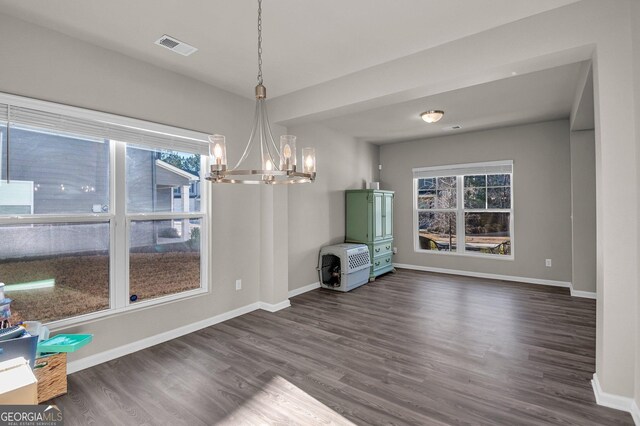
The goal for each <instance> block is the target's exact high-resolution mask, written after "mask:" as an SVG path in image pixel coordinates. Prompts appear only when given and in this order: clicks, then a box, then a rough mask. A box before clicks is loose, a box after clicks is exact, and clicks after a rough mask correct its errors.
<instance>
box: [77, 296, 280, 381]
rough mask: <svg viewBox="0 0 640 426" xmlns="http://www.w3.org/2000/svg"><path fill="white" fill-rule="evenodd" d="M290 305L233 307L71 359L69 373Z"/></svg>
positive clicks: (263, 303)
mask: <svg viewBox="0 0 640 426" xmlns="http://www.w3.org/2000/svg"><path fill="white" fill-rule="evenodd" d="M289 306H291V304H290V303H289V299H287V300H284V301H282V302H280V303H276V304H272V303H265V302H255V303H251V304H249V305H246V306H243V307H241V308H237V309H233V310H231V311H229V312H225V313H222V314H220V315H216V316H214V317H211V318H207V319H205V320H202V321H197V322H194V323H192V324H187V325H184V326H182V327H178V328H174V329H173V330H168V331H165V332H162V333H160V334H156V335H154V336H149V337H147V338H144V339H141V340H138V341H135V342H131V343H128V344H126V345H122V346H118V347H117V348H113V349H109V350H106V351H104V352H100V353H97V354H94V355H89V356H87V357H84V358H80V359H78V360H76V361H71V362H69V363H68V364H67V373H68V374H71V373H75V372H76V371H80V370H84V369H85V368H89V367H93V366H94V365H98V364H102V363H103V362H107V361H111V360H112V359H116V358H120V357H121V356H124V355H128V354H130V353H133V352H137V351H139V350H142V349H146V348H148V347H151V346H154V345H157V344H159V343H163V342H166V341H168V340H172V339H176V338H178V337H181V336H184V335H185V334H189V333H193V332H194V331H198V330H201V329H203V328H206V327H210V326H212V325H215V324H218V323H221V322H223V321H227V320H230V319H232V318H235V317H239V316H240V315H244V314H248V313H249V312H253V311H255V310H257V309H264V310H265V311H269V312H276V311H279V310H280V309H284V308H288V307H289Z"/></svg>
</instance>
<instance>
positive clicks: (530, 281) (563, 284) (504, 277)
mask: <svg viewBox="0 0 640 426" xmlns="http://www.w3.org/2000/svg"><path fill="white" fill-rule="evenodd" d="M393 266H395V267H396V268H404V269H413V270H414V271H425V272H437V273H439V274H451V275H462V276H465V277H476V278H487V279H492V280H502V281H515V282H521V283H528V284H541V285H551V286H554V287H565V288H571V283H570V282H568V281H554V280H543V279H539V278H528V277H514V276H511V275H498V274H485V273H483V272H470V271H459V270H455V269H444V268H432V267H430V266H419V265H407V264H404V263H394V264H393Z"/></svg>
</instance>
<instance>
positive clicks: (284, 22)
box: [0, 0, 577, 134]
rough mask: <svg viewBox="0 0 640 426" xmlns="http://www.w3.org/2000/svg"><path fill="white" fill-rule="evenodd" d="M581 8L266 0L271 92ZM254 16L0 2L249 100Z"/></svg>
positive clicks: (195, 0)
mask: <svg viewBox="0 0 640 426" xmlns="http://www.w3.org/2000/svg"><path fill="white" fill-rule="evenodd" d="M575 1H577V0H536V1H531V0H482V1H478V0H447V1H441V0H394V1H385V0H323V1H311V0H307V1H303V0H277V1H275V0H273V1H272V0H266V1H265V2H264V4H263V9H264V12H263V20H264V24H263V27H264V29H263V37H264V43H263V49H264V77H265V84H266V85H267V87H268V88H269V95H270V97H274V96H279V95H283V94H286V93H290V92H293V91H296V90H300V89H303V88H306V87H310V86H313V85H316V84H319V83H322V82H326V81H329V80H332V79H335V78H337V77H340V76H344V75H347V74H350V73H354V72H357V71H360V70H363V69H366V68H369V67H372V66H374V65H378V64H381V63H385V62H388V61H392V60H394V59H398V58H400V57H403V56H406V55H409V54H412V53H416V52H419V51H422V50H425V49H428V48H431V47H433V46H437V45H440V44H443V43H446V42H449V41H452V40H456V39H459V38H462V37H465V36H469V35H472V34H475V33H478V32H481V31H485V30H488V29H490V28H494V27H496V26H500V25H503V24H506V23H509V22H513V21H516V20H519V19H523V18H525V17H527V16H531V15H534V14H537V13H541V12H544V11H547V10H550V9H554V8H557V7H561V6H564V5H567V4H570V3H574V2H575ZM256 9H257V2H256V1H255V0H235V1H231V0H191V1H179V0H136V1H131V0H110V1H104V0H100V1H98V0H83V1H78V0H55V1H51V0H30V1H15V0H0V10H1V11H2V13H4V14H8V15H12V16H15V17H18V18H20V19H23V20H25V21H28V22H31V23H34V24H37V25H41V26H44V27H48V28H51V29H54V30H56V31H59V32H62V33H64V34H67V35H69V36H71V37H74V38H79V39H82V40H85V41H87V42H89V43H93V44H95V45H98V46H101V47H105V48H108V49H112V50H115V51H119V52H121V53H123V54H125V55H128V56H132V57H135V58H138V59H141V60H143V61H146V62H149V63H152V64H155V65H157V66H159V67H163V68H166V69H169V70H172V71H175V72H178V73H181V74H184V75H186V76H189V77H192V78H195V79H198V80H201V81H203V82H206V83H209V84H212V85H214V86H217V87H220V88H222V89H225V90H228V91H231V92H233V93H236V94H238V95H241V96H245V97H248V98H251V97H253V86H254V84H255V81H256V67H257V66H256V13H257V12H256ZM165 33H166V34H169V35H171V36H173V37H176V38H178V39H179V40H181V41H184V42H186V43H189V44H191V45H194V46H195V47H197V48H198V49H199V50H198V51H197V52H196V53H195V54H193V55H192V56H189V57H183V56H180V55H178V54H175V53H173V52H171V51H169V50H166V49H164V48H162V47H159V46H156V45H155V44H153V42H154V41H155V40H156V39H158V38H159V37H160V36H161V35H163V34H165ZM566 72H568V71H566ZM504 84H509V83H508V82H507V83H504ZM497 87H498V88H500V87H502V86H501V85H498V86H497ZM471 90H481V89H471ZM451 102H452V104H451V107H453V106H464V104H465V103H464V102H463V100H462V99H456V100H452V101H451ZM444 106H445V107H447V105H444ZM467 108H468V109H470V106H467ZM418 109H424V107H419V108H418ZM408 110H409V106H407V109H406V110H405V111H408ZM467 113H471V111H468V112H467ZM397 114H400V111H398V112H397ZM465 114H466V113H465ZM413 115H415V111H414V112H412V114H411V116H413ZM454 118H455V117H451V119H454ZM462 118H464V117H460V118H459V119H460V120H461V119H462ZM456 119H457V118H456ZM447 120H449V117H447ZM334 124H335V125H343V126H346V122H343V123H342V124H340V123H337V122H336V123H334ZM412 124H415V123H412ZM469 124H471V123H469ZM347 127H348V126H347ZM414 127H415V126H414ZM394 134H395V133H394Z"/></svg>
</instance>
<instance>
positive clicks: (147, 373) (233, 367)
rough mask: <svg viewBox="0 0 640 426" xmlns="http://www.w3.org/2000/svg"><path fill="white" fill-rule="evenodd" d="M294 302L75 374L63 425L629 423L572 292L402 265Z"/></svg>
mask: <svg viewBox="0 0 640 426" xmlns="http://www.w3.org/2000/svg"><path fill="white" fill-rule="evenodd" d="M291 303H292V307H291V308H288V309H285V310H282V311H279V312H277V313H268V312H265V311H255V312H252V313H250V314H247V315H243V316H242V317H238V318H235V319H233V320H230V321H227V322H225V323H222V324H218V325H215V326H213V327H209V328H206V329H204V330H201V331H199V332H196V333H192V334H190V335H187V336H184V337H182V338H179V339H175V340H172V341H170V342H167V343H164V344H160V345H157V346H154V347H152V348H149V349H146V350H143V351H140V352H136V353H134V354H131V355H128V356H125V357H122V358H120V359H117V360H114V361H111V362H108V363H105V364H101V365H98V366H96V367H93V368H90V369H87V370H84V371H81V372H78V373H75V374H72V375H71V376H69V393H68V394H67V395H65V396H64V397H61V398H58V399H56V400H55V402H56V403H57V404H58V405H59V406H61V407H62V408H63V410H64V414H65V424H66V425H89V424H96V425H110V424H113V425H143V424H145V425H164V424H166V425H182V424H185V425H193V426H195V425H213V424H230V425H236V424H248V425H252V424H301V425H311V424H352V423H355V424H362V425H377V424H420V425H445V424H447V425H448V424H450V425H462V424H468V425H495V424H498V425H542V424H560V425H623V424H624V425H632V424H633V421H632V419H631V416H630V415H629V414H628V413H624V412H621V411H617V410H612V409H609V408H605V407H600V406H598V405H596V403H595V400H594V396H593V392H592V390H591V384H590V379H591V377H592V374H593V371H594V368H595V367H594V365H595V360H594V356H595V302H594V301H593V300H588V299H579V298H572V297H571V296H570V295H569V292H568V291H567V289H561V288H553V287H545V286H536V285H529V284H516V283H507V282H502V281H494V280H485V279H476V278H468V277H460V276H447V275H438V274H432V273H425V272H415V271H408V270H398V272H397V273H395V274H387V275H386V276H384V277H381V278H379V279H378V280H377V281H376V282H374V283H371V284H367V285H365V286H363V287H361V288H358V289H356V290H354V291H352V292H350V293H347V294H344V293H337V292H332V291H328V290H314V291H311V292H308V293H305V294H303V295H300V296H298V297H295V298H293V299H291Z"/></svg>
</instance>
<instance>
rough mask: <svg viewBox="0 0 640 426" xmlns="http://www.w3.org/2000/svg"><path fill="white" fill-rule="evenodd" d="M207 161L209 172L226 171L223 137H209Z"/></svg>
mask: <svg viewBox="0 0 640 426" xmlns="http://www.w3.org/2000/svg"><path fill="white" fill-rule="evenodd" d="M209 160H210V164H211V170H212V171H213V170H226V168H227V146H226V144H225V137H224V136H223V135H211V136H209Z"/></svg>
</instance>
